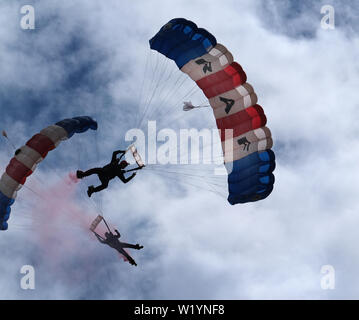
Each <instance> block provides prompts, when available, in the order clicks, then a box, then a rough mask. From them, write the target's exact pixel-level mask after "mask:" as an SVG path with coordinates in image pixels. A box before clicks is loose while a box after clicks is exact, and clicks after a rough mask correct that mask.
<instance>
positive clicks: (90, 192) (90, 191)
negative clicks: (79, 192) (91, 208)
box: [87, 186, 95, 198]
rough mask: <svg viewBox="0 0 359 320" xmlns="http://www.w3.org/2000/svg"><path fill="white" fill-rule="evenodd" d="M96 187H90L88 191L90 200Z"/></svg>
mask: <svg viewBox="0 0 359 320" xmlns="http://www.w3.org/2000/svg"><path fill="white" fill-rule="evenodd" d="M94 189H95V187H94V186H89V187H88V189H87V195H88V196H89V198H91V195H92V194H93V193H94Z"/></svg>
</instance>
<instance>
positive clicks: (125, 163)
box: [120, 160, 129, 169]
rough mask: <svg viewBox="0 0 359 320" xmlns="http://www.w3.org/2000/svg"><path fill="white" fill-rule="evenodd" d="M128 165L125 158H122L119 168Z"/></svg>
mask: <svg viewBox="0 0 359 320" xmlns="http://www.w3.org/2000/svg"><path fill="white" fill-rule="evenodd" d="M128 165H129V163H128V162H127V161H126V160H122V161H121V162H120V168H121V169H125V168H126V167H127V166H128Z"/></svg>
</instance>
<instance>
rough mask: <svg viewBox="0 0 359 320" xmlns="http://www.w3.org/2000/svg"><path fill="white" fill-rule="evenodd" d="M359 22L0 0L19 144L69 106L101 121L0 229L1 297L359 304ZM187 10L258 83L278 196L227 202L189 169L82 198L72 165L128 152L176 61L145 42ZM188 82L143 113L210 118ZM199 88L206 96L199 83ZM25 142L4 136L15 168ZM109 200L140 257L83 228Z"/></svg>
mask: <svg viewBox="0 0 359 320" xmlns="http://www.w3.org/2000/svg"><path fill="white" fill-rule="evenodd" d="M25 4H30V5H33V6H34V7H35V10H36V11H35V14H36V29H35V30H21V29H20V25H19V21H20V19H21V14H20V8H21V6H22V5H25ZM326 4H331V5H333V6H334V9H335V10H336V11H335V12H336V16H335V18H336V20H335V22H336V28H335V30H323V29H321V27H320V20H321V18H322V15H321V14H320V8H321V6H322V5H326ZM358 15H359V6H358V3H357V2H356V1H346V2H345V4H343V3H342V2H339V1H301V2H300V4H299V3H298V2H297V1H284V0H283V1H282V0H278V1H243V0H241V1H222V2H221V3H219V2H218V3H215V2H208V1H196V2H193V1H185V0H183V1H177V2H171V3H170V2H169V1H167V2H166V1H153V0H151V1H143V0H142V1H121V2H119V1H106V2H104V1H95V0H93V1H63V3H56V4H55V2H53V1H52V2H49V1H27V2H26V1H25V2H24V1H2V2H1V3H0V66H1V67H0V69H1V72H0V110H1V118H0V129H6V131H7V133H8V135H9V137H10V138H11V140H12V142H13V143H14V144H15V145H16V146H20V145H22V144H23V143H24V142H25V141H26V140H27V139H28V138H29V137H31V136H32V135H33V134H34V133H36V132H38V131H39V130H41V128H43V127H45V126H47V125H49V124H52V123H54V122H56V121H58V120H60V119H63V118H66V117H73V116H78V115H89V116H93V117H94V118H96V120H97V121H98V123H99V130H98V132H97V133H95V132H87V133H84V134H83V135H78V136H74V137H73V138H72V139H71V140H69V141H67V142H64V143H63V144H62V145H61V146H60V147H59V149H57V150H55V151H53V152H51V153H50V154H49V155H48V157H47V158H46V160H45V161H44V162H43V163H41V164H40V165H39V167H38V169H37V171H36V173H35V174H34V175H33V176H32V177H31V178H30V179H29V180H28V182H27V185H28V187H29V188H30V189H27V188H23V189H22V190H21V191H20V192H19V196H18V199H17V201H16V203H15V204H14V205H13V207H12V209H13V211H12V216H11V219H10V223H9V224H10V228H9V230H8V231H6V232H2V233H1V234H0V252H1V257H0V271H1V272H0V274H1V276H0V298H2V299H279V298H281V299H344V298H349V299H354V298H358V294H359V292H358V291H359V289H358V288H359V277H358V276H357V270H358V267H359V255H358V249H357V243H358V240H359V235H358V232H357V226H358V224H359V218H358V209H359V208H358V207H359V205H358V202H357V190H358V188H357V180H358V164H357V156H356V155H357V153H358V150H359V143H358V139H357V136H358V133H359V130H358V126H357V119H358V107H359V98H358V96H357V90H358V89H357V88H358V86H359V75H358V71H359V63H358V59H357V52H358V49H359V39H358V27H357V26H356V25H355V21H357V19H358ZM175 17H185V18H187V19H189V20H193V21H195V22H196V23H197V25H199V26H201V27H204V28H206V29H207V30H209V31H210V32H211V33H213V34H214V35H215V36H216V38H217V41H218V42H220V43H223V44H224V45H226V46H227V47H228V48H229V50H230V51H231V52H232V53H233V55H234V57H235V60H237V61H238V62H239V63H240V64H241V65H242V66H243V68H244V70H245V71H246V73H247V76H248V82H250V83H251V84H252V85H253V86H254V88H255V90H256V92H257V94H258V97H259V103H260V104H261V105H262V106H263V107H264V110H265V112H266V115H267V118H268V126H269V128H270V129H271V131H272V134H273V138H274V143H275V146H274V148H273V149H274V151H275V152H276V156H277V168H276V170H275V176H276V182H275V189H274V191H273V193H272V194H271V195H270V196H269V197H268V198H267V199H266V200H265V201H261V202H258V203H253V204H246V205H236V206H230V205H229V204H228V203H227V202H226V200H225V198H223V196H221V195H219V194H216V193H213V192H210V190H208V189H209V188H208V183H209V184H211V183H212V182H213V180H211V178H210V177H209V178H208V181H209V182H208V183H207V184H206V183H205V182H201V181H200V180H199V179H197V178H193V181H192V182H193V183H194V184H195V185H197V186H200V188H196V187H193V186H192V185H190V184H189V183H188V181H187V180H186V179H184V178H183V176H181V170H179V169H178V171H177V172H178V175H177V176H176V177H175V178H176V179H179V180H183V181H182V182H181V181H178V180H175V179H173V175H172V176H171V175H168V174H167V175H166V174H157V173H158V172H157V173H156V170H155V169H153V170H150V168H149V170H147V169H144V170H143V171H141V172H139V174H138V176H137V177H136V178H135V179H134V180H133V181H132V182H131V183H129V184H128V185H126V187H125V186H124V185H123V184H120V183H117V182H113V183H112V184H111V186H110V188H109V189H108V190H106V191H105V192H103V193H102V194H101V195H96V198H94V201H92V200H91V201H90V200H88V199H87V198H86V196H84V194H85V191H86V187H87V185H88V184H92V183H93V184H96V183H97V181H96V179H92V178H91V179H89V180H87V181H86V182H85V181H84V182H81V184H77V185H73V184H71V183H67V182H68V180H67V176H68V173H69V172H71V171H74V170H76V169H77V168H79V167H80V168H83V169H86V168H88V167H91V166H95V165H99V164H102V163H103V164H105V163H106V161H108V160H109V159H110V157H111V152H112V151H113V149H116V148H124V147H126V146H127V144H128V143H126V142H125V141H124V135H125V133H126V131H127V130H128V129H130V128H131V127H134V126H136V124H138V119H139V118H141V115H143V113H144V111H143V108H144V105H146V101H148V100H146V99H150V97H151V85H153V84H155V83H156V78H153V77H155V76H156V75H157V77H159V76H160V74H161V71H162V69H160V68H156V67H155V63H156V61H157V60H156V59H159V61H160V64H161V63H162V65H161V67H163V68H165V67H166V66H167V67H168V69H166V72H171V70H175V68H174V66H173V65H171V64H167V63H166V62H165V61H164V59H162V60H161V58H157V57H156V55H155V54H154V53H150V52H149V51H150V49H149V46H148V39H150V38H151V37H152V36H153V35H154V34H155V33H156V32H157V31H158V29H159V28H160V27H161V26H162V25H163V24H165V23H166V22H168V21H169V20H170V19H172V18H175ZM146 61H150V64H149V66H148V64H147V66H148V68H146ZM151 63H152V64H151ZM151 68H152V69H151ZM171 68H172V69H171ZM154 69H156V72H155V75H153V73H151V71H150V70H154ZM146 70H147V71H146ZM177 72H178V74H179V76H180V72H179V71H177ZM175 79H176V78H171V79H170V81H168V83H167V85H166V86H164V88H163V90H164V91H161V92H162V93H163V94H166V93H167V92H169V93H171V92H172V91H171V90H173V87H175V84H176V82H175ZM181 79H183V78H181ZM157 80H158V78H157ZM142 83H144V86H143V87H142ZM192 86H193V83H191V82H190V81H189V80H188V81H187V80H186V82H185V84H184V86H183V88H181V89H180V90H178V91H175V94H174V96H173V97H172V98H171V99H170V100H169V102H168V103H166V104H165V106H164V107H163V108H164V109H163V112H164V113H165V114H164V115H163V112H159V111H158V110H156V106H159V105H160V101H161V99H160V98H161V96H160V97H159V96H156V97H154V98H153V101H152V104H151V106H150V111H151V110H152V111H153V112H152V114H151V112H150V113H149V114H147V116H145V120H158V121H162V127H166V124H168V127H170V128H176V129H178V128H179V126H180V125H181V126H182V127H186V126H187V127H196V128H213V126H214V121H213V118H212V115H211V114H210V112H209V110H208V109H200V110H194V111H193V112H192V111H191V113H189V114H188V116H187V113H186V115H185V116H183V111H181V98H182V97H183V96H185V95H186V93H187V92H188V90H189V89H191V88H192ZM141 88H144V89H143V90H141ZM166 90H168V91H166ZM189 98H191V99H192V100H193V102H203V101H201V100H204V99H203V96H201V95H200V93H199V92H198V91H194V92H193V95H191V96H190V97H189ZM178 102H179V103H178ZM151 108H152V109H151ZM161 108H162V107H161ZM166 108H168V109H166ZM167 110H168V111H167ZM196 112H197V113H196ZM178 117H180V118H178ZM186 117H188V118H186ZM177 119H178V121H177ZM142 124H143V125H144V126H145V124H146V122H145V124H144V123H142ZM12 153H13V150H12V149H11V146H10V145H9V144H8V143H7V142H6V141H5V140H2V141H1V142H0V168H1V170H3V169H4V168H5V167H6V165H7V163H8V161H9V159H10V157H11V156H12ZM146 170H147V171H146ZM157 170H160V169H157ZM173 170H176V169H175V168H174V169H173ZM186 170H187V169H186ZM188 170H196V169H193V167H192V166H191V167H190V168H188ZM183 172H184V171H182V173H183ZM186 172H187V171H186ZM200 172H209V170H207V169H205V168H201V169H200ZM208 175H209V174H208ZM170 177H171V178H170ZM34 191H35V192H36V194H35V193H34ZM37 193H39V194H40V195H41V196H39V194H37ZM99 209H100V210H101V211H102V212H103V214H104V216H105V217H106V218H107V219H108V220H109V221H111V223H112V224H113V225H115V226H117V227H118V229H119V230H120V232H121V233H122V235H123V238H124V240H125V241H127V242H132V243H137V242H138V243H141V244H143V245H144V246H145V248H144V249H143V250H142V251H134V252H131V253H132V254H133V257H134V258H135V260H136V261H137V263H138V267H136V268H135V267H132V266H130V265H129V264H128V263H124V262H122V261H121V260H120V259H119V258H118V256H117V255H116V254H115V252H112V251H111V249H109V248H105V247H103V246H102V245H101V244H99V243H97V242H96V241H95V240H94V239H93V238H92V237H91V235H90V234H89V232H87V231H86V227H84V226H85V225H86V221H87V220H88V221H90V220H91V219H92V218H94V217H95V216H96V214H97V213H98V210H99ZM46 213H48V215H46ZM82 214H83V215H82ZM83 217H86V218H83ZM25 264H26V265H28V264H29V265H33V266H34V267H35V270H36V289H35V290H27V291H24V290H22V289H21V288H20V279H21V276H22V275H21V274H20V268H21V266H22V265H25ZM323 265H332V266H333V267H334V268H335V272H336V273H335V275H336V286H335V290H323V289H321V286H320V281H321V277H322V276H323V275H322V274H321V273H320V270H321V267H322V266H323Z"/></svg>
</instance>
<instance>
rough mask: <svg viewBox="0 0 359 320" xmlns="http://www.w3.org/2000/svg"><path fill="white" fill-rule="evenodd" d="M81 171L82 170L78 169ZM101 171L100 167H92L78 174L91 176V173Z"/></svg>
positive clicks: (99, 172) (98, 173)
mask: <svg viewBox="0 0 359 320" xmlns="http://www.w3.org/2000/svg"><path fill="white" fill-rule="evenodd" d="M80 172H82V171H80ZM101 173H102V168H92V169H90V170H87V171H85V172H82V173H81V174H80V175H81V176H82V177H88V176H91V175H93V174H97V175H100V174H101Z"/></svg>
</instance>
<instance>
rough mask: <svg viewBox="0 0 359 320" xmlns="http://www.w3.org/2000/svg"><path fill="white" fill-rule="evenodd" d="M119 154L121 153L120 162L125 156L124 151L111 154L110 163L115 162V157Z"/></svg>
mask: <svg viewBox="0 0 359 320" xmlns="http://www.w3.org/2000/svg"><path fill="white" fill-rule="evenodd" d="M119 153H122V155H121V157H120V160H121V159H122V157H123V156H124V155H125V153H126V150H117V151H114V152H113V154H112V159H111V162H115V161H116V159H117V155H118V154H119Z"/></svg>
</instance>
